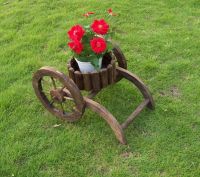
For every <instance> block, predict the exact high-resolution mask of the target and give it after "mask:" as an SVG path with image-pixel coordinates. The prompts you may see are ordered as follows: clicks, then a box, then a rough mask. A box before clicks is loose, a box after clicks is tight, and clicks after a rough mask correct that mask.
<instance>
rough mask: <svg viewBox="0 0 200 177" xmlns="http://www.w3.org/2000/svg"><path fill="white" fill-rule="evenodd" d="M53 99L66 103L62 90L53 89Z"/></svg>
mask: <svg viewBox="0 0 200 177" xmlns="http://www.w3.org/2000/svg"><path fill="white" fill-rule="evenodd" d="M50 95H51V98H52V99H53V100H54V101H55V102H62V101H64V95H63V92H62V91H61V90H60V89H53V90H51V91H50Z"/></svg>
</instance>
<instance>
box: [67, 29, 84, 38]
mask: <svg viewBox="0 0 200 177" xmlns="http://www.w3.org/2000/svg"><path fill="white" fill-rule="evenodd" d="M84 34H85V30H84V29H83V27H82V26H81V25H76V26H73V27H72V28H71V29H70V30H69V31H68V36H69V38H70V39H71V40H78V41H80V40H81V39H82V37H83V35H84Z"/></svg>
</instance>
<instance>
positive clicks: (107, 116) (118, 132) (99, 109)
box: [84, 97, 127, 144]
mask: <svg viewBox="0 0 200 177" xmlns="http://www.w3.org/2000/svg"><path fill="white" fill-rule="evenodd" d="M84 100H85V102H86V106H87V107H88V108H90V109H92V110H93V111H94V112H96V113H98V114H99V115H100V116H101V117H102V118H104V120H105V121H106V122H107V123H108V124H109V126H110V127H111V129H112V130H113V132H114V134H115V136H116V138H117V139H118V140H119V142H120V143H122V144H126V143H127V141H126V138H125V136H124V132H123V129H122V128H121V126H120V124H119V123H118V121H117V120H116V118H115V117H114V116H113V115H112V114H111V113H110V112H109V111H108V110H107V109H106V108H105V107H103V106H102V105H100V104H99V103H97V102H95V101H93V100H91V99H89V98H86V97H84Z"/></svg>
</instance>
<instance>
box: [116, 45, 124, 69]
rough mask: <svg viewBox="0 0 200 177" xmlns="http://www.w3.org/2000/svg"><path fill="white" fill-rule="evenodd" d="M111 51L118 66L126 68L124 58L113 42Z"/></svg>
mask: <svg viewBox="0 0 200 177" xmlns="http://www.w3.org/2000/svg"><path fill="white" fill-rule="evenodd" d="M113 53H114V55H115V57H116V59H117V63H118V66H119V67H121V68H124V69H127V62H126V58H125V56H124V54H123V52H122V50H121V49H120V48H119V46H118V45H117V44H114V48H113Z"/></svg>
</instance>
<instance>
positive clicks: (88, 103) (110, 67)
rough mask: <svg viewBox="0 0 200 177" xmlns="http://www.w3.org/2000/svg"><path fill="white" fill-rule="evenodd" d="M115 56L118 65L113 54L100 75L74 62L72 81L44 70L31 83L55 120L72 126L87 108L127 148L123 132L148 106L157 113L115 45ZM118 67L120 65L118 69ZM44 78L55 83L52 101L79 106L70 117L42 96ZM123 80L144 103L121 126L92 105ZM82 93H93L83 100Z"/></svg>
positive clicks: (48, 68)
mask: <svg viewBox="0 0 200 177" xmlns="http://www.w3.org/2000/svg"><path fill="white" fill-rule="evenodd" d="M113 54H114V56H115V57H116V59H117V62H116V60H114V59H113V57H114V56H111V54H110V53H108V54H106V58H107V60H105V61H104V63H103V66H104V67H105V68H102V69H101V70H100V71H98V72H92V73H81V72H80V71H79V68H78V65H77V63H76V62H75V60H71V62H70V63H69V64H68V65H67V68H68V71H69V77H70V78H71V79H70V78H69V77H67V76H65V75H64V74H63V73H61V72H59V71H57V70H55V69H54V68H51V67H43V68H41V69H39V70H38V71H37V72H36V73H35V74H34V75H33V81H32V83H33V88H34V90H35V93H36V95H37V97H38V98H39V100H40V101H41V102H42V104H43V105H44V106H45V107H46V108H47V109H48V110H49V111H50V112H51V113H52V114H54V115H55V116H57V117H59V118H62V119H64V120H67V121H70V122H73V121H76V120H79V119H80V118H81V116H82V114H83V113H84V110H85V107H86V108H90V109H91V110H93V111H94V112H96V113H98V114H99V115H100V116H101V117H102V118H103V119H104V120H105V121H106V122H107V123H108V125H109V126H110V127H111V129H112V130H113V132H114V134H115V136H116V138H117V139H118V141H119V142H120V143H122V144H126V143H127V141H126V138H125V135H124V132H123V130H124V129H126V128H127V127H128V125H130V123H131V122H133V120H134V119H135V118H136V117H137V115H138V114H139V113H140V112H141V111H142V110H143V109H144V108H145V107H146V106H147V107H148V108H150V109H154V101H153V98H152V96H151V94H150V92H149V90H148V88H147V87H146V85H145V84H144V83H143V82H142V81H141V80H140V79H139V78H138V77H137V76H136V75H134V74H133V73H131V72H130V71H128V70H126V68H127V63H126V58H125V56H124V54H123V53H122V51H121V49H120V48H119V47H118V46H116V45H115V47H114V48H113ZM115 57H114V58H115ZM116 63H118V65H117V66H116ZM44 76H49V77H50V78H51V79H52V89H51V91H50V94H51V95H52V96H53V98H56V100H57V101H58V102H59V103H63V102H65V101H66V100H70V101H73V102H74V103H75V105H76V109H75V110H73V111H72V112H70V113H68V112H64V109H61V110H58V109H56V108H55V107H54V106H52V102H51V100H48V99H47V97H46V96H45V94H44V92H43V87H42V84H41V80H42V79H43V77H44ZM122 78H125V79H127V80H128V81H130V82H132V83H133V84H134V85H135V86H136V87H137V88H138V90H139V91H140V92H141V94H142V95H143V97H144V100H143V101H142V102H141V103H140V105H139V106H138V107H137V108H136V109H135V110H134V111H133V112H132V113H131V114H130V116H129V117H128V118H127V119H126V120H125V121H124V122H123V123H122V124H121V125H120V124H119V122H118V121H117V120H116V118H115V117H114V116H113V115H112V114H111V113H110V112H109V111H108V110H107V109H106V108H105V107H103V106H102V105H100V104H99V103H97V102H95V101H93V100H92V98H93V97H94V96H95V95H96V94H97V93H98V92H99V91H100V90H101V89H102V88H105V87H106V86H108V85H110V84H113V83H115V82H118V81H119V80H120V79H122ZM54 79H57V80H58V81H59V82H60V83H62V88H57V87H56V83H55V82H54ZM80 90H86V91H90V93H89V94H88V96H87V97H83V96H82V95H81V92H80Z"/></svg>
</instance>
